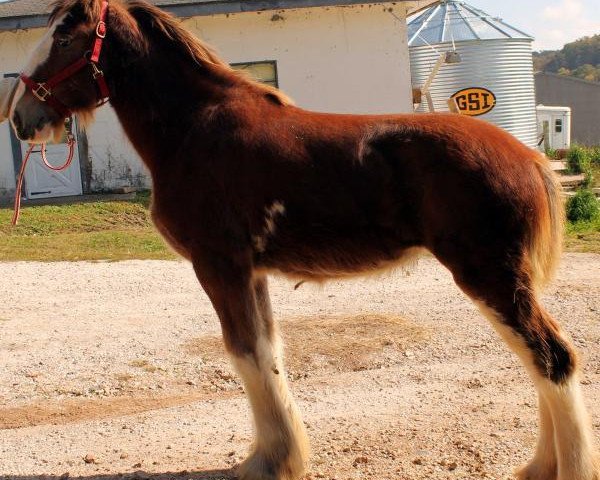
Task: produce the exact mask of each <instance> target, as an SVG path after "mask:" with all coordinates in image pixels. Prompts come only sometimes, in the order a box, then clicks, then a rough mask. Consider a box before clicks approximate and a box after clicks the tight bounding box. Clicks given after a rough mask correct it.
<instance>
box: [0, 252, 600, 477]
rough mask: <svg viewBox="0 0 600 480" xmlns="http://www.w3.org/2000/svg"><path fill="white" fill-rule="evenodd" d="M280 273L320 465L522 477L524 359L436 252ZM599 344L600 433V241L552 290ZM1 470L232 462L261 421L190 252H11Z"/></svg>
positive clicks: (82, 472) (4, 299)
mask: <svg viewBox="0 0 600 480" xmlns="http://www.w3.org/2000/svg"><path fill="white" fill-rule="evenodd" d="M293 287H294V285H293V284H292V283H289V282H287V281H285V280H281V279H274V280H273V281H272V284H271V290H272V296H273V305H274V309H275V314H276V316H277V317H278V318H279V319H280V320H281V324H282V331H283V334H284V338H285V341H286V344H287V352H288V364H289V367H290V368H289V376H290V379H291V387H292V390H293V391H294V393H295V396H296V398H297V399H298V402H299V404H300V408H301V410H302V411H303V413H304V416H305V419H306V422H307V424H308V428H309V434H310V436H311V440H312V447H313V450H312V451H313V454H312V464H311V473H310V475H309V477H308V478H311V479H317V478H322V479H330V480H333V479H337V480H345V479H371V478H372V479H378V480H382V479H410V480H421V479H423V480H425V479H427V480H432V479H434V480H436V479H440V480H441V479H470V480H472V479H474V478H488V479H502V480H505V479H509V478H511V475H510V473H511V471H512V469H513V467H515V466H517V465H519V464H520V463H522V462H524V461H526V460H527V459H528V458H529V457H530V456H531V455H532V453H533V447H534V442H535V434H536V428H537V427H536V424H537V419H536V411H537V407H536V399H535V394H534V390H533V387H532V386H531V384H530V383H529V382H528V380H527V378H526V376H525V373H524V371H523V369H522V368H520V366H519V364H518V362H517V361H516V359H515V358H514V357H513V356H512V355H511V354H509V353H508V352H507V351H506V349H505V347H504V346H503V345H502V344H501V342H500V341H499V340H498V338H497V337H496V335H495V334H494V333H493V331H492V329H491V327H490V326H489V325H488V324H487V323H486V322H485V320H484V319H483V318H482V317H481V316H480V315H479V314H478V313H477V311H476V310H475V308H474V307H473V306H472V305H471V304H470V303H469V301H468V300H466V298H465V297H464V295H463V294H462V293H461V292H460V291H459V290H458V289H457V288H456V287H455V286H454V284H453V282H452V279H451V277H450V275H449V273H448V272H447V271H446V270H445V269H443V268H442V267H441V266H439V264H438V263H437V262H435V261H434V260H433V259H430V258H426V259H423V260H421V261H420V262H419V263H418V264H417V265H416V266H414V267H413V268H412V269H411V270H410V272H402V271H399V272H396V273H394V274H390V275H387V276H383V277H381V278H379V279H369V280H354V281H348V282H331V283H329V284H326V285H324V286H320V287H319V286H312V285H307V284H305V285H303V286H302V287H301V288H299V289H298V290H294V288H293ZM544 303H545V305H546V306H547V307H548V309H549V310H550V311H551V312H552V313H553V314H554V315H555V316H556V317H557V318H558V319H560V320H561V321H562V322H563V324H564V325H565V327H566V329H567V330H568V331H569V333H570V334H571V335H572V337H573V338H574V340H575V343H576V345H577V346H578V347H579V348H580V349H581V351H582V353H583V358H584V360H585V369H584V374H583V378H582V383H583V385H584V387H583V388H584V391H585V394H586V397H587V403H588V405H589V407H590V410H591V413H592V416H593V421H594V427H595V432H596V436H597V437H600V255H594V254H567V255H565V257H564V259H563V265H562V268H561V270H560V272H559V276H558V279H557V281H556V282H555V283H554V284H553V285H552V286H551V287H550V288H549V289H548V291H547V292H546V295H545V297H544ZM0 332H1V334H0V358H1V362H2V367H3V368H2V370H1V371H0V385H1V386H2V388H1V389H0V478H2V479H10V480H24V479H25V478H34V479H40V480H41V479H42V478H44V479H46V478H53V477H60V476H62V475H64V474H68V475H69V476H70V477H73V478H81V479H86V480H116V479H118V478H123V476H125V477H137V478H145V479H152V480H158V479H163V478H186V479H188V478H189V479H194V480H208V479H220V478H229V473H228V470H227V469H229V468H230V467H232V466H234V465H235V464H236V463H237V462H239V461H240V460H241V459H242V458H243V456H244V453H245V452H246V451H247V449H248V447H249V442H250V439H251V428H252V427H251V424H250V419H249V414H248V409H247V405H246V400H245V398H244V393H243V391H242V390H241V388H240V386H239V384H238V382H237V378H236V376H235V375H234V374H233V372H232V371H231V369H230V367H229V365H228V363H227V361H226V359H225V355H224V352H223V349H222V347H221V343H220V339H219V327H218V321H217V319H216V316H215V314H214V312H213V310H212V307H211V306H210V303H209V301H208V299H207V298H206V296H205V295H204V293H203V292H202V291H201V290H200V288H199V286H198V284H197V283H196V281H195V278H194V275H193V272H192V269H191V267H190V265H188V264H187V263H183V262H156V261H130V262H122V263H51V264H50V263H4V264H0Z"/></svg>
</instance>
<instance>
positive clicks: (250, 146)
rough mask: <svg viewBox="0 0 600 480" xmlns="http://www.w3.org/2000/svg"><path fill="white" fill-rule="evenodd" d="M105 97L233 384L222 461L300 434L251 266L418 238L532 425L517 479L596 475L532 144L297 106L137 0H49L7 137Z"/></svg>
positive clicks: (275, 267) (262, 271)
mask: <svg viewBox="0 0 600 480" xmlns="http://www.w3.org/2000/svg"><path fill="white" fill-rule="evenodd" d="M106 97H109V98H110V103H111V104H112V107H113V108H114V110H115V111H116V114H117V116H118V118H119V121H120V123H121V125H122V127H123V129H124V131H125V133H126V135H127V136H128V138H129V139H130V141H131V142H132V144H133V145H134V147H135V148H136V150H137V152H138V153H139V155H140V157H141V158H142V160H143V162H144V163H145V165H146V166H147V168H148V170H149V172H150V174H151V177H152V181H153V194H152V195H153V201H152V217H153V220H154V222H155V224H156V227H157V229H158V230H159V231H160V232H161V233H162V235H163V236H164V237H165V239H166V240H167V242H168V243H169V244H170V245H171V246H172V247H173V248H174V249H175V250H176V251H177V252H178V253H179V254H181V255H182V256H183V257H184V258H186V259H188V260H189V261H190V262H191V263H192V265H193V268H194V271H195V273H196V276H197V278H198V280H199V282H200V284H201V286H202V287H203V289H204V291H205V292H206V294H207V295H208V297H209V298H210V300H211V302H212V304H213V306H214V308H215V310H216V313H217V316H218V318H219V320H220V324H221V327H222V333H223V340H224V344H225V348H226V350H227V352H228V354H229V356H230V358H231V361H232V363H233V365H234V366H235V368H236V370H237V372H238V374H239V376H240V377H241V380H242V382H243V386H244V389H245V391H246V394H247V397H248V400H249V403H250V406H251V411H252V414H253V420H254V430H255V441H254V442H253V447H252V450H251V452H250V453H249V456H248V458H247V459H246V460H245V461H244V462H243V463H242V464H241V465H240V466H239V470H238V474H239V477H240V478H241V479H242V480H296V479H298V478H300V477H301V476H302V475H303V474H304V472H305V471H306V468H307V463H308V462H307V459H308V453H309V450H308V441H307V435H306V431H305V427H304V425H303V422H302V419H301V417H300V413H299V410H298V408H297V407H296V404H295V403H294V401H293V399H292V397H291V395H290V391H289V389H288V384H287V381H286V374H285V369H284V365H283V350H282V345H281V342H280V339H279V334H278V327H277V325H276V323H275V320H274V319H273V315H272V311H271V305H270V300H269V293H268V276H269V275H271V274H283V275H285V276H287V277H289V278H291V279H294V280H296V281H299V282H303V281H314V282H324V281H327V280H329V279H341V278H346V277H352V276H357V275H363V274H369V273H373V272H380V271H384V270H389V269H392V268H395V267H398V266H400V265H402V264H403V262H406V261H408V260H409V259H413V258H414V256H415V254H417V253H418V252H421V251H428V252H430V253H431V254H432V255H433V256H434V257H435V258H437V259H438V260H439V262H441V264H442V265H444V266H445V267H446V268H447V269H449V271H450V272H451V273H452V275H453V278H454V280H455V282H456V284H457V285H458V286H459V287H460V289H462V291H464V292H465V293H466V294H467V296H468V297H470V298H471V299H472V300H473V302H474V303H475V304H476V305H477V306H478V307H479V309H480V310H481V312H482V313H483V314H484V315H485V316H486V317H487V318H488V319H489V321H490V322H491V324H492V325H493V327H494V328H495V329H496V330H497V331H498V333H499V334H500V336H501V337H502V338H503V339H504V340H505V341H506V343H507V344H508V346H509V347H510V348H511V349H512V350H513V351H514V352H515V353H516V354H517V355H518V357H520V359H521V361H522V363H523V364H524V366H525V368H526V370H527V371H528V373H529V375H530V376H531V378H532V380H533V384H534V385H535V387H536V390H537V393H538V398H539V411H540V416H539V420H540V434H539V440H538V444H537V450H536V452H535V455H534V457H533V460H532V461H531V462H530V463H528V464H527V465H525V466H524V467H522V468H521V469H520V470H518V471H517V473H516V475H517V478H519V479H520V480H600V468H599V466H598V463H597V459H596V453H595V452H596V450H595V445H594V438H593V433H592V429H591V425H590V421H589V419H588V416H587V413H586V409H585V406H584V402H583V399H582V394H581V391H580V386H579V381H578V373H577V372H578V360H577V358H578V357H577V353H576V351H575V349H574V347H573V345H572V342H571V341H570V340H569V338H568V337H567V335H566V334H565V333H564V331H563V330H562V329H561V327H560V325H559V324H558V323H557V321H555V320H554V319H553V318H552V317H551V316H550V314H549V313H548V312H547V311H546V310H545V309H544V308H543V306H542V305H541V304H540V299H539V295H540V291H541V288H542V287H543V286H544V285H545V284H546V283H547V282H548V281H550V279H551V278H552V276H553V273H554V271H555V269H556V266H557V262H558V261H559V257H560V253H561V238H562V235H563V211H562V210H563V209H562V203H561V197H560V187H559V186H558V185H557V182H556V179H555V177H554V175H553V173H552V171H551V168H550V166H549V164H548V161H547V160H546V158H545V157H544V156H543V155H541V154H540V153H538V152H536V151H534V150H532V149H530V148H528V147H526V146H525V145H523V144H522V143H520V142H519V141H518V140H516V139H515V138H514V137H512V136H511V135H510V134H508V133H506V132H504V131H503V130H501V129H499V128H497V127H495V126H493V125H491V124H489V123H487V122H485V121H482V120H477V119H473V118H469V117H466V116H461V115H456V114H398V115H339V114H328V113H316V112H310V111H306V110H303V109H301V108H299V107H297V106H295V105H294V104H293V102H292V101H291V100H290V99H289V98H288V97H287V96H285V95H284V94H283V93H282V92H280V91H278V90H276V89H274V88H271V87H268V86H265V85H262V84H259V83H257V82H254V81H252V80H251V79H249V78H248V77H246V76H244V75H242V74H240V73H238V72H236V71H234V70H233V69H231V68H230V67H229V66H228V65H227V64H226V63H225V62H223V61H222V60H221V59H220V58H219V57H218V55H217V54H215V53H214V51H213V50H212V49H211V48H210V47H209V46H207V45H206V44H205V43H203V42H202V41H200V40H198V39H196V38H195V37H194V36H192V35H191V34H190V33H188V32H187V31H186V30H185V29H183V28H182V27H181V26H180V24H179V23H178V22H177V21H176V20H175V19H174V18H172V17H171V16H170V15H168V14H166V13H164V12H163V11H161V10H160V9H158V8H156V7H153V6H151V5H149V4H147V3H145V2H144V1H143V0H110V3H109V2H108V1H107V0H58V1H57V2H56V3H55V5H54V10H53V12H52V14H51V17H50V21H49V26H48V31H47V33H46V34H45V36H44V37H43V38H42V40H41V42H40V44H39V46H38V47H37V48H36V49H35V50H34V52H33V53H32V55H31V59H30V60H29V62H28V64H27V65H26V66H25V68H24V70H23V74H22V75H21V82H20V83H19V86H18V87H17V89H16V91H15V93H14V100H13V103H12V106H11V112H10V118H11V122H12V125H13V127H14V129H15V131H16V133H17V135H18V136H19V138H20V139H22V140H24V141H29V142H45V141H47V140H49V139H51V138H52V137H53V136H55V137H58V136H60V135H61V134H62V131H63V128H64V127H63V124H64V120H65V116H66V115H67V114H70V113H75V114H77V115H79V116H80V117H82V118H83V119H84V120H85V121H91V117H92V115H93V112H94V110H95V109H96V107H97V106H98V105H99V103H102V101H104V100H106Z"/></svg>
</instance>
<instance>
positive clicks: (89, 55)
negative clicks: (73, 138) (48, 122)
mask: <svg viewBox="0 0 600 480" xmlns="http://www.w3.org/2000/svg"><path fill="white" fill-rule="evenodd" d="M107 14H108V0H104V1H103V2H102V10H101V12H100V21H99V22H98V25H97V26H96V39H95V41H94V46H93V48H92V51H91V52H86V53H85V55H84V56H83V57H82V58H80V59H79V60H77V61H76V62H74V63H72V64H71V65H69V66H68V67H66V68H65V69H64V70H61V71H60V72H59V73H57V74H56V75H54V76H53V77H52V78H50V80H47V81H45V82H36V81H35V80H32V79H31V78H30V77H28V76H27V75H25V74H24V73H22V74H21V80H22V81H23V83H24V84H25V85H26V86H27V88H29V89H30V90H31V93H33V94H34V95H35V96H36V98H37V99H38V100H40V101H41V102H45V103H47V104H48V105H50V106H51V107H52V108H53V109H54V110H55V111H56V112H57V113H58V114H59V115H60V116H62V117H63V118H69V117H70V116H71V115H72V113H73V112H71V109H70V108H69V107H67V106H66V105H65V104H64V103H62V102H61V101H60V100H58V99H57V98H56V97H55V96H54V95H53V93H52V89H53V88H54V87H56V86H57V85H58V84H60V83H62V82H64V81H65V80H66V79H68V78H70V77H72V76H73V75H75V74H76V73H77V72H79V71H80V70H81V69H82V68H84V67H86V66H87V65H90V66H91V67H92V78H93V79H94V80H95V81H96V84H97V85H98V92H99V96H98V105H103V104H105V103H106V102H107V101H108V97H109V96H110V93H109V91H108V85H107V83H106V79H105V78H104V72H103V71H102V70H101V69H100V66H99V60H100V53H101V52H102V44H103V42H104V39H105V38H106V16H107Z"/></svg>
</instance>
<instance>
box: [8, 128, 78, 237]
mask: <svg viewBox="0 0 600 480" xmlns="http://www.w3.org/2000/svg"><path fill="white" fill-rule="evenodd" d="M67 146H68V147H69V153H68V155H67V160H66V162H65V163H64V164H63V165H61V166H59V167H55V166H54V165H50V162H48V158H47V157H46V144H45V143H42V150H41V154H42V161H43V162H44V165H46V167H48V168H49V169H50V170H53V171H55V172H60V171H62V170H66V169H67V168H69V167H70V166H71V162H72V161H73V155H74V153H75V138H74V137H73V135H71V134H69V136H68V139H67ZM35 147H36V145H35V144H31V145H30V146H29V149H28V150H27V154H26V155H25V158H24V159H23V164H22V165H21V170H20V171H19V178H18V180H17V190H16V192H15V209H14V213H13V217H12V224H13V225H17V224H18V223H19V215H20V214H21V195H22V191H23V179H24V178H25V169H26V168H27V162H29V158H30V157H31V154H32V153H33V150H34V148H35Z"/></svg>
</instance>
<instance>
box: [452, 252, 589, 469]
mask: <svg viewBox="0 0 600 480" xmlns="http://www.w3.org/2000/svg"><path fill="white" fill-rule="evenodd" d="M512 262H514V260H509V259H503V260H501V259H496V261H494V262H489V263H488V264H487V265H494V267H492V268H490V269H489V270H488V269H486V268H485V267H484V265H485V263H484V264H482V263H481V262H480V259H478V262H477V263H478V265H477V268H469V267H465V266H464V265H461V266H458V265H457V264H456V263H454V265H453V266H450V268H451V270H452V272H453V274H454V278H455V280H456V282H457V283H458V285H459V286H460V287H461V288H462V289H463V290H464V291H465V292H466V293H467V294H468V295H469V296H470V297H471V298H472V299H473V300H474V301H475V303H476V304H477V305H478V307H479V308H480V310H481V311H482V312H483V313H484V315H485V316H486V317H487V318H488V319H489V320H490V321H491V323H492V325H493V326H494V328H495V329H496V330H497V331H498V333H499V334H500V335H501V336H502V338H503V339H504V340H505V341H506V343H507V344H508V345H509V346H510V347H511V349H512V350H513V351H514V352H515V353H517V355H518V356H519V357H520V359H521V360H522V362H523V363H524V365H525V367H526V368H527V370H528V372H529V374H530V376H531V378H532V379H533V382H534V384H535V387H536V389H537V392H538V396H539V401H540V408H541V410H540V420H541V422H540V429H541V434H540V439H539V443H538V447H537V451H536V455H535V457H534V459H533V461H532V462H531V463H529V464H528V465H527V466H525V467H524V468H522V469H521V470H520V471H519V472H518V473H517V477H518V478H519V479H520V480H600V470H599V467H598V464H597V460H596V458H595V453H594V446H593V436H592V431H591V427H590V423H589V419H588V416H587V413H586V409H585V406H584V403H583V399H582V396H581V392H580V387H579V381H578V375H577V365H576V362H577V358H576V353H575V350H574V348H573V346H572V344H571V343H570V341H569V340H568V339H567V338H566V336H565V335H564V333H563V332H562V330H561V328H560V326H559V325H558V323H557V322H556V321H554V320H553V319H552V318H551V317H550V315H549V314H548V313H547V312H546V311H545V310H544V309H543V308H542V307H541V306H540V304H539V302H538V299H537V296H536V294H535V293H534V291H533V289H532V288H531V282H530V275H529V273H528V267H527V265H525V266H523V264H525V263H526V262H523V264H520V265H517V266H515V267H514V268H511V267H509V266H507V265H510V264H511V263H512ZM501 265H502V267H500V266H501ZM486 272H487V273H486Z"/></svg>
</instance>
